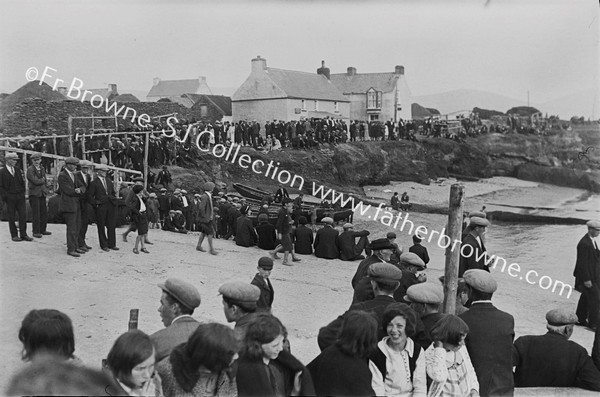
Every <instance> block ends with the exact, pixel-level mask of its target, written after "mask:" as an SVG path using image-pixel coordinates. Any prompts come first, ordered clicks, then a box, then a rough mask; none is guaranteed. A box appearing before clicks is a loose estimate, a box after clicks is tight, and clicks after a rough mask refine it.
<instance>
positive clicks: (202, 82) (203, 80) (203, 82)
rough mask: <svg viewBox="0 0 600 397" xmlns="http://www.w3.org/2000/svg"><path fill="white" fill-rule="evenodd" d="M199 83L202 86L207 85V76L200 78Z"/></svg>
mask: <svg viewBox="0 0 600 397" xmlns="http://www.w3.org/2000/svg"><path fill="white" fill-rule="evenodd" d="M198 81H199V82H200V84H206V76H200V77H198Z"/></svg>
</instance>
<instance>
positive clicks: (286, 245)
mask: <svg viewBox="0 0 600 397" xmlns="http://www.w3.org/2000/svg"><path fill="white" fill-rule="evenodd" d="M291 211H292V200H291V199H289V198H286V197H284V198H283V199H282V201H281V209H280V210H279V213H278V214H277V225H276V226H275V228H276V229H277V238H278V239H279V245H278V246H277V247H275V249H274V250H273V251H271V252H269V254H270V255H271V258H273V259H279V258H278V257H277V253H278V252H283V262H282V263H281V264H282V265H285V266H293V265H292V263H290V261H289V256H290V253H291V254H292V261H293V262H299V261H300V259H299V258H297V257H296V255H295V254H294V247H293V245H292V236H291V231H292V225H291V223H292V218H291V217H290V214H291Z"/></svg>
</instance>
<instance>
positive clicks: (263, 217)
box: [258, 214, 269, 222]
mask: <svg viewBox="0 0 600 397" xmlns="http://www.w3.org/2000/svg"><path fill="white" fill-rule="evenodd" d="M268 220H269V215H267V214H260V215H259V216H258V221H259V222H262V221H265V222H267V221H268Z"/></svg>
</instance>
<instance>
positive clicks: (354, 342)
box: [336, 310, 377, 358]
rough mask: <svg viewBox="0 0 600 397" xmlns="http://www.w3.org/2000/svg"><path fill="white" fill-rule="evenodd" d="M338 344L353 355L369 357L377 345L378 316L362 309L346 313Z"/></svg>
mask: <svg viewBox="0 0 600 397" xmlns="http://www.w3.org/2000/svg"><path fill="white" fill-rule="evenodd" d="M336 345H337V346H338V347H339V348H340V350H342V351H343V352H344V353H346V354H348V355H350V356H352V357H357V358H364V357H368V356H369V355H370V354H371V352H372V351H373V350H374V349H375V347H376V346H377V320H376V318H375V317H374V316H373V315H372V314H370V313H367V312H365V311H361V310H357V311H351V312H349V313H348V314H346V315H345V316H344V320H343V322H342V330H341V332H340V334H339V337H338V339H337V341H336Z"/></svg>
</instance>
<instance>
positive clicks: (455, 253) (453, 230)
mask: <svg viewBox="0 0 600 397" xmlns="http://www.w3.org/2000/svg"><path fill="white" fill-rule="evenodd" d="M464 189H465V187H464V186H463V185H461V184H458V183H455V184H453V185H452V186H451V187H450V203H449V208H448V209H449V212H448V227H447V233H448V237H449V238H450V246H449V247H448V248H446V270H445V272H444V309H443V312H444V313H446V314H455V313H456V289H457V287H458V264H459V261H460V244H456V248H455V249H452V248H453V247H454V241H455V240H459V241H460V239H461V233H462V214H463V204H464Z"/></svg>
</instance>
